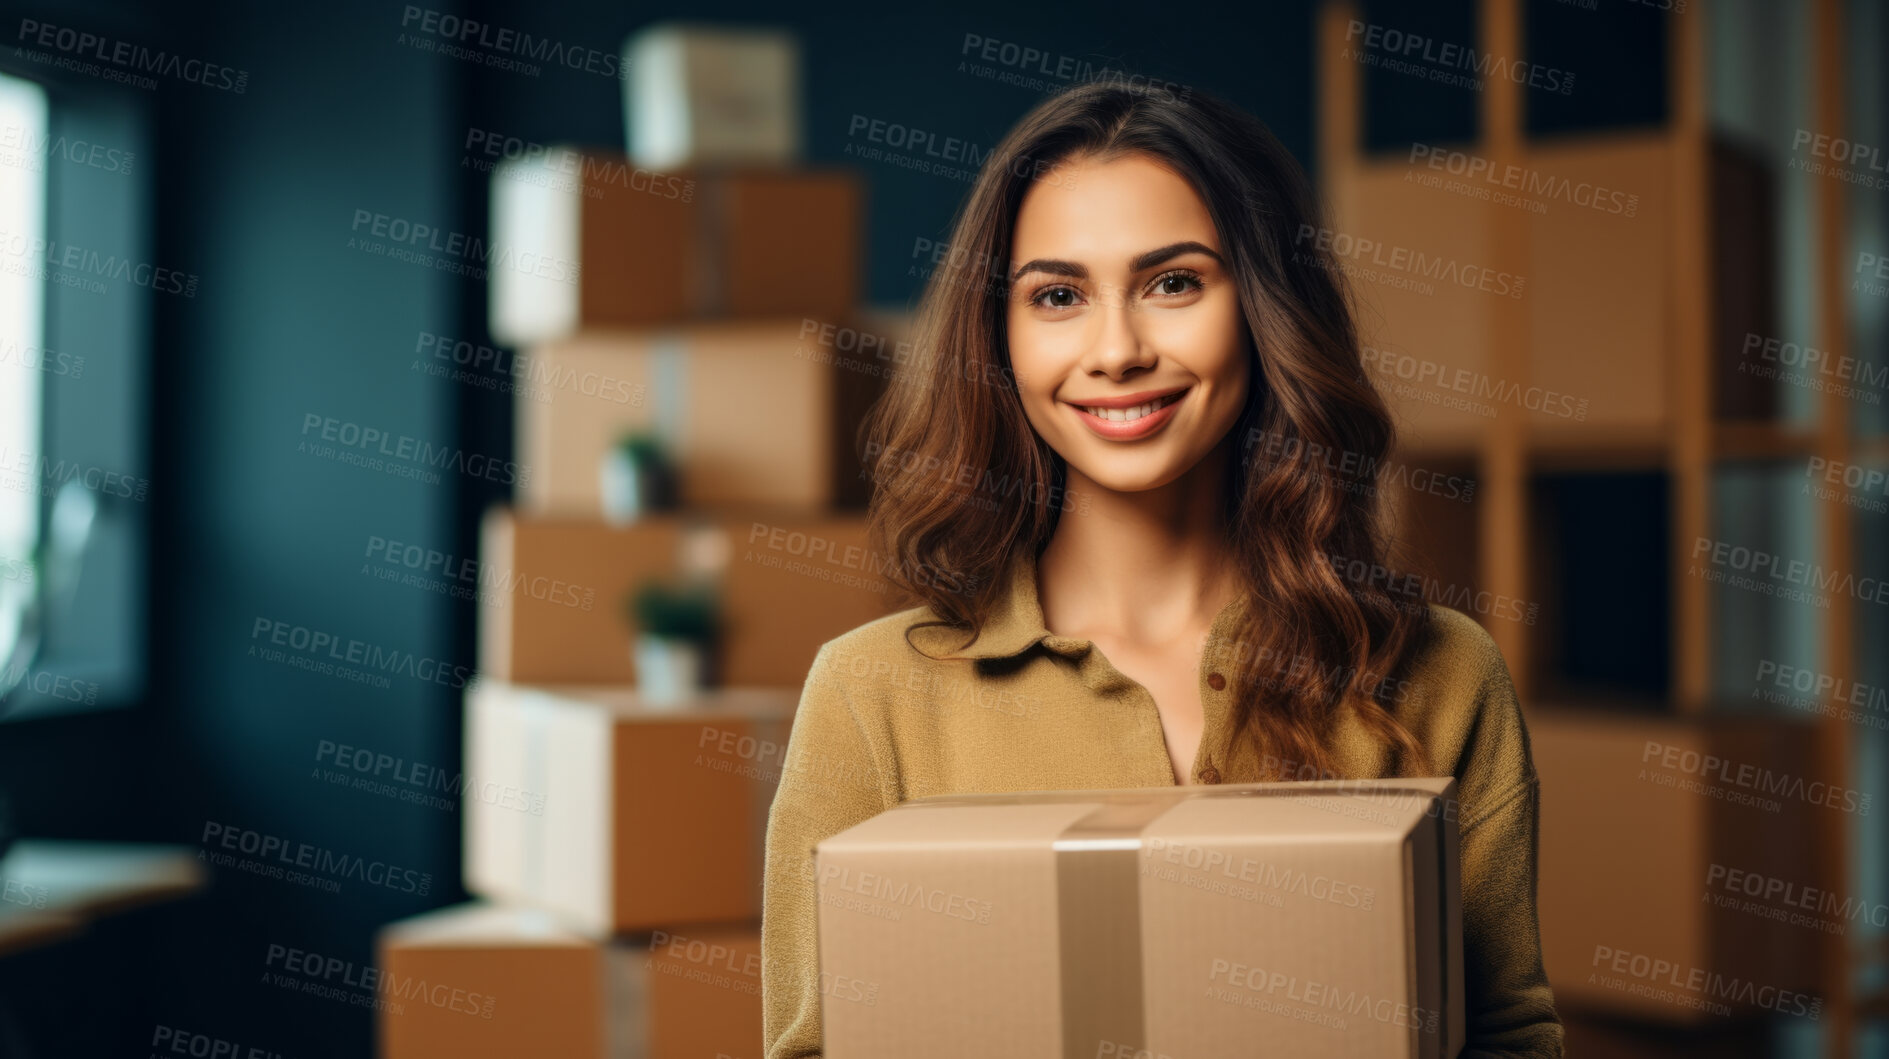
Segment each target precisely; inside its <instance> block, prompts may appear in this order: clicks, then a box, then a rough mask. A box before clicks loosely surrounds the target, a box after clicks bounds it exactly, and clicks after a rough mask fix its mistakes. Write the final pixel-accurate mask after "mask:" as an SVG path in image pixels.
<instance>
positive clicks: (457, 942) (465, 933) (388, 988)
mask: <svg viewBox="0 0 1889 1059" xmlns="http://www.w3.org/2000/svg"><path fill="white" fill-rule="evenodd" d="M378 948H379V970H380V973H381V975H382V976H383V979H384V980H383V982H382V983H381V985H382V988H381V989H380V990H379V992H380V995H381V997H382V998H384V999H385V1000H386V1001H387V1003H386V1004H385V1005H383V1006H382V1007H380V1008H379V1009H378V1014H377V1016H376V1022H377V1023H378V1027H379V1029H378V1037H379V1050H378V1054H379V1055H380V1057H381V1059H435V1057H437V1056H442V1055H453V1056H469V1057H486V1056H489V1057H491V1059H500V1057H507V1059H509V1057H511V1056H519V1055H559V1056H574V1057H580V1059H581V1057H585V1056H596V1057H599V1059H601V1057H604V1056H613V1057H614V1056H619V1055H621V1054H622V1053H623V1051H624V1049H621V1048H613V1047H612V1042H611V1041H610V1040H609V1039H608V1027H607V1026H606V1023H605V992H606V981H605V974H606V970H607V968H606V964H605V961H604V958H603V950H602V949H601V947H599V946H598V945H597V944H596V943H595V942H593V941H590V940H588V939H585V938H582V937H579V936H577V935H574V934H572V933H570V932H569V931H566V930H563V929H561V928H560V927H558V926H557V925H556V924H555V923H554V922H552V921H551V919H550V918H549V917H548V916H546V915H545V914H544V913H542V912H537V911H534V910H531V909H521V908H504V907H498V906H493V905H487V904H483V903H473V904H465V905H454V906H451V907H448V908H442V909H437V910H435V911H432V912H427V913H424V914H422V915H418V916H414V917H412V918H409V919H404V920H400V921H398V922H395V923H390V924H388V925H387V926H386V927H384V928H382V930H381V932H380V936H379V938H378ZM442 987H443V988H442ZM623 991H625V992H628V993H630V994H631V995H632V996H635V995H640V992H641V991H640V990H639V989H636V988H634V987H633V986H632V987H631V988H629V989H627V990H623ZM436 1001H443V1002H436Z"/></svg>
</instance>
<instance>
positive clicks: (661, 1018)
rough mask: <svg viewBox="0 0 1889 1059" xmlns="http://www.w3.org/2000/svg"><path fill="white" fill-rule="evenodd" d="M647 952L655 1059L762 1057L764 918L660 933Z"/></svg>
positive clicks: (651, 1051)
mask: <svg viewBox="0 0 1889 1059" xmlns="http://www.w3.org/2000/svg"><path fill="white" fill-rule="evenodd" d="M644 952H646V954H647V955H646V962H647V964H648V968H647V972H646V973H647V981H648V996H649V1031H648V1041H649V1054H650V1055H651V1056H652V1057H654V1059H762V1049H761V1045H762V1029H761V926H760V924H759V923H758V922H756V923H746V924H730V925H726V926H712V927H711V926H701V927H678V928H675V929H673V930H666V931H657V932H655V933H653V934H652V935H651V936H650V938H649V941H648V943H647V948H646V950H644Z"/></svg>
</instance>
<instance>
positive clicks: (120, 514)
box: [0, 56, 194, 721]
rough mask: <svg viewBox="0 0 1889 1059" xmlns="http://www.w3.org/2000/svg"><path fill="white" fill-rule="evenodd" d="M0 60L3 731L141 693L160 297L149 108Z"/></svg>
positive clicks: (99, 87)
mask: <svg viewBox="0 0 1889 1059" xmlns="http://www.w3.org/2000/svg"><path fill="white" fill-rule="evenodd" d="M5 62H6V57H4V56H0V721H11V720H18V719H21V718H25V717H34V716H41V715H45V714H48V713H58V712H66V711H70V710H75V709H90V708H99V707H106V706H118V705H125V704H128V703H131V702H135V701H136V700H137V699H138V698H139V697H140V696H141V695H142V694H143V675H144V630H145V591H144V585H145V575H144V570H145V534H146V524H147V519H146V516H145V507H146V500H147V497H148V493H149V482H148V480H147V479H146V477H145V475H146V473H147V472H146V463H145V461H146V458H147V457H146V451H145V450H146V448H147V446H146V445H145V444H144V438H145V428H144V423H145V414H146V406H147V404H148V398H147V393H146V391H147V380H148V378H149V361H150V338H149V336H150V332H151V318H152V308H153V305H152V302H153V299H154V298H155V297H157V296H159V294H158V292H157V290H156V289H154V285H153V284H151V283H149V282H143V281H141V279H140V278H141V277H145V276H148V275H150V274H151V269H150V265H151V264H152V263H153V262H152V254H151V251H150V240H151V232H150V224H149V218H150V209H149V205H148V203H149V199H150V191H151V189H150V186H149V183H148V181H147V180H146V177H145V173H146V168H145V167H144V166H141V165H139V164H138V163H139V162H141V161H142V158H143V155H144V154H145V149H146V143H147V141H148V132H147V130H148V128H149V118H148V112H147V109H146V108H147V107H148V106H149V103H148V101H147V100H145V99H142V98H139V95H140V94H139V93H137V92H135V91H132V90H129V89H126V88H124V87H123V86H119V85H113V84H102V83H98V79H97V78H86V77H83V76H82V75H78V74H67V73H64V72H59V73H42V72H40V71H37V70H30V69H17V68H12V67H8V66H6V65H5ZM42 77H43V78H44V79H43V80H41V79H40V78H42ZM88 82H90V83H88ZM193 292H194V291H193Z"/></svg>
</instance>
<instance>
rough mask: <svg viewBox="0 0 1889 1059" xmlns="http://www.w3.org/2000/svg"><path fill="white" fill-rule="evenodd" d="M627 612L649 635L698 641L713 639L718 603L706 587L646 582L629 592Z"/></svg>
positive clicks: (718, 615) (718, 617)
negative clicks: (673, 585)
mask: <svg viewBox="0 0 1889 1059" xmlns="http://www.w3.org/2000/svg"><path fill="white" fill-rule="evenodd" d="M628 614H629V617H630V620H631V621H632V622H633V623H634V624H635V625H636V627H637V628H639V629H640V630H642V631H643V632H645V633H648V634H649V635H651V636H661V637H665V638H668V639H672V640H694V641H698V642H699V641H705V640H709V639H713V638H714V636H715V634H716V632H717V630H718V626H719V624H720V618H721V605H720V601H719V600H718V599H717V598H716V595H715V590H714V589H713V588H711V587H708V586H700V585H697V586H684V587H672V586H670V585H667V584H664V583H662V582H660V581H645V582H644V583H643V584H642V585H641V586H639V587H638V588H637V589H636V591H635V592H634V593H632V594H631V596H630V598H629V600H628Z"/></svg>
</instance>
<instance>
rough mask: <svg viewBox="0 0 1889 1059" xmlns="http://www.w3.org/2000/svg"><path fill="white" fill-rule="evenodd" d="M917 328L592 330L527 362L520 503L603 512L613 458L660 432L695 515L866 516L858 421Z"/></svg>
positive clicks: (857, 319) (814, 324)
mask: <svg viewBox="0 0 1889 1059" xmlns="http://www.w3.org/2000/svg"><path fill="white" fill-rule="evenodd" d="M907 326H908V321H907V320H906V319H905V318H903V317H893V316H878V317H873V316H869V315H866V314H862V313H849V314H847V315H845V316H842V317H839V318H836V319H834V320H827V319H820V318H816V317H811V316H808V317H797V318H791V319H782V320H770V321H757V322H747V323H712V324H691V325H689V326H687V327H677V328H670V329H641V330H624V331H591V332H586V333H584V334H581V335H577V336H574V337H571V338H568V339H563V340H559V341H555V342H546V343H544V344H542V345H538V346H535V347H533V348H532V349H531V350H530V352H529V353H528V354H527V358H528V360H529V363H530V371H529V378H528V381H526V382H525V383H524V385H521V386H520V388H519V390H518V395H517V400H516V402H515V405H516V411H517V424H518V426H517V434H518V462H519V464H520V465H521V466H523V467H526V468H528V469H529V474H528V475H526V476H525V479H524V481H522V482H521V483H520V484H519V487H518V504H519V506H520V508H522V509H523V510H526V511H531V512H534V513H538V514H558V515H583V516H589V517H601V516H602V515H603V514H604V508H603V502H602V495H603V493H602V486H601V471H602V467H603V462H604V458H605V457H606V456H607V455H608V454H609V453H610V452H611V450H612V449H613V448H614V447H615V446H616V444H617V442H618V441H619V440H620V439H621V438H622V437H623V436H624V435H626V434H629V433H631V432H636V431H647V432H651V433H654V434H655V435H656V436H658V437H659V438H661V439H662V441H663V443H664V445H665V447H666V448H667V450H668V451H667V455H668V456H669V457H670V459H672V460H673V461H675V463H676V464H677V469H678V471H679V472H680V483H679V484H680V494H681V495H680V498H679V499H680V501H681V503H682V504H683V505H685V506H688V507H715V506H727V505H772V506H778V507H794V508H802V509H805V510H808V511H816V510H818V511H825V510H830V509H832V508H835V507H851V508H863V507H865V504H866V500H867V498H868V495H869V488H870V483H869V482H868V481H867V480H866V478H864V477H863V476H862V475H861V474H860V460H859V458H858V457H857V455H856V451H855V442H856V434H857V432H858V429H859V424H860V422H861V421H862V420H863V419H864V418H865V415H866V412H867V410H868V409H869V408H870V407H871V406H872V403H873V401H875V400H877V399H878V397H879V395H880V394H881V393H883V392H884V387H885V384H886V381H887V380H888V379H889V378H890V377H891V372H892V369H893V367H894V363H893V359H892V358H893V357H895V356H902V355H903V354H904V350H903V349H902V348H901V346H900V343H902V342H904V335H905V333H906V328H907Z"/></svg>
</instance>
